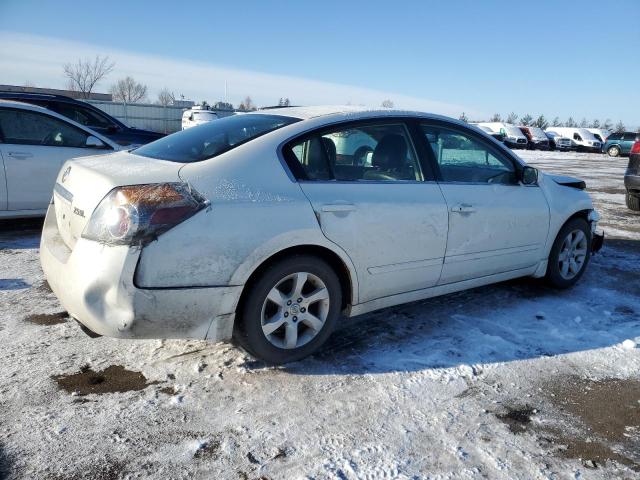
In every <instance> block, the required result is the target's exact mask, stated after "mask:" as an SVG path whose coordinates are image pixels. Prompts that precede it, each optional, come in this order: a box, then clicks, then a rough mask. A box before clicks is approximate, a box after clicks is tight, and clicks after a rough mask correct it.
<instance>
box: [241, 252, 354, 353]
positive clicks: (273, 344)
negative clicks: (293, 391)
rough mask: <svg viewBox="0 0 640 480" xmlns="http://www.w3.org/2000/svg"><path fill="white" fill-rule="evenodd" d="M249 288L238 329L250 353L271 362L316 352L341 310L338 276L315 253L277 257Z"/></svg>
mask: <svg viewBox="0 0 640 480" xmlns="http://www.w3.org/2000/svg"><path fill="white" fill-rule="evenodd" d="M248 288H249V289H250V290H248V291H247V296H246V299H245V300H244V304H243V305H242V308H241V314H240V318H239V319H238V320H239V321H238V322H236V325H237V326H236V331H235V332H234V334H235V337H236V339H237V340H238V341H239V343H240V344H241V345H242V346H243V347H244V348H245V349H246V350H247V351H249V353H251V354H252V355H254V356H255V357H257V358H260V359H262V360H264V361H265V362H267V363H270V364H282V363H287V362H294V361H296V360H300V359H302V358H304V357H306V356H307V355H310V354H311V353H313V352H315V351H316V350H317V349H318V348H319V347H320V346H321V345H322V344H323V343H324V342H325V341H326V340H327V338H329V335H330V334H331V332H332V331H333V329H334V327H335V324H336V322H337V320H338V318H339V316H340V309H341V304H342V296H341V288H340V281H339V279H338V276H337V275H336V274H335V272H334V271H333V269H332V268H331V267H330V266H329V265H328V264H327V263H325V262H324V261H322V260H320V259H319V258H316V257H312V256H305V255H296V256H294V257H292V258H288V259H285V260H282V261H280V262H277V263H275V264H273V265H271V266H270V267H269V268H268V269H267V270H266V271H265V272H263V274H262V275H261V276H260V277H259V278H258V279H257V281H255V282H254V283H253V284H251V285H250V286H249V287H248Z"/></svg>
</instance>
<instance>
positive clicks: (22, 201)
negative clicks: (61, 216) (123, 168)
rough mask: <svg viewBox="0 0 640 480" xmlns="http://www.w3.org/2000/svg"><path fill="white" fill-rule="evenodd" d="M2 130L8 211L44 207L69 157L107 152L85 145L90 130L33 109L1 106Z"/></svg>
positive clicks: (0, 119)
mask: <svg viewBox="0 0 640 480" xmlns="http://www.w3.org/2000/svg"><path fill="white" fill-rule="evenodd" d="M0 129H1V131H2V133H3V137H4V142H3V143H2V144H0V151H1V152H2V157H3V159H4V167H5V175H6V185H7V208H8V210H45V209H46V208H47V205H48V204H49V202H50V200H51V196H52V192H53V186H54V183H55V179H56V176H57V175H58V171H59V170H60V168H61V167H62V164H63V163H64V162H65V161H66V160H69V159H71V158H74V157H82V156H86V155H95V154H97V153H103V152H104V149H96V148H92V147H87V146H86V143H87V138H88V137H89V136H90V134H89V133H87V132H85V131H83V130H80V129H79V128H77V127H75V126H73V125H71V124H68V123H66V122H65V121H63V120H61V119H59V118H56V117H53V116H51V115H47V114H44V113H41V112H35V111H32V110H22V109H13V108H2V109H0Z"/></svg>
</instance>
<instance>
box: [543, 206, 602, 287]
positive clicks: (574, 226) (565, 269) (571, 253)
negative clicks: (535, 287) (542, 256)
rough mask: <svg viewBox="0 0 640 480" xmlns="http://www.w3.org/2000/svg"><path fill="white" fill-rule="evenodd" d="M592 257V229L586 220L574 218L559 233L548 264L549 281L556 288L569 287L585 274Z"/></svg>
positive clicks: (547, 277) (547, 276) (547, 278)
mask: <svg viewBox="0 0 640 480" xmlns="http://www.w3.org/2000/svg"><path fill="white" fill-rule="evenodd" d="M590 257H591V230H590V227H589V224H588V223H587V221H586V220H584V219H582V218H574V219H573V220H570V221H568V222H567V223H566V224H565V225H564V226H563V227H562V228H561V229H560V232H559V233H558V236H557V237H556V240H555V242H554V243H553V246H552V247H551V253H550V254H549V263H548V265H547V275H546V280H547V282H548V283H549V284H550V285H551V286H553V287H556V288H569V287H572V286H573V285H575V284H576V282H577V281H578V280H580V277H582V275H583V274H584V271H585V269H586V268H587V264H588V263H589V258H590Z"/></svg>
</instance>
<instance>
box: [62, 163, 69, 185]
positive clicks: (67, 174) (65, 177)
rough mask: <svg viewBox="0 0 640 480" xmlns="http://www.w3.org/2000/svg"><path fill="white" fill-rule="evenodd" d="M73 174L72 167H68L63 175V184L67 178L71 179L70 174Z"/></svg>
mask: <svg viewBox="0 0 640 480" xmlns="http://www.w3.org/2000/svg"><path fill="white" fill-rule="evenodd" d="M70 173H71V167H67V169H66V170H65V171H64V173H63V174H62V183H64V182H65V180H66V179H67V177H69V174H70Z"/></svg>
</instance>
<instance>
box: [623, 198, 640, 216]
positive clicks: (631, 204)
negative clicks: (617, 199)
mask: <svg viewBox="0 0 640 480" xmlns="http://www.w3.org/2000/svg"><path fill="white" fill-rule="evenodd" d="M625 200H626V203H627V207H628V208H629V210H634V211H636V212H638V211H640V197H636V196H635V195H632V194H631V193H627V194H626V196H625Z"/></svg>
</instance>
